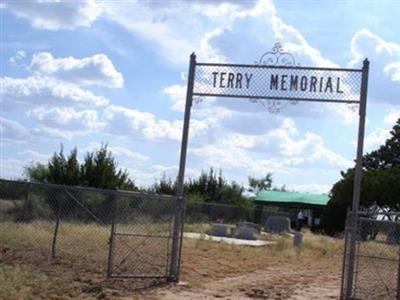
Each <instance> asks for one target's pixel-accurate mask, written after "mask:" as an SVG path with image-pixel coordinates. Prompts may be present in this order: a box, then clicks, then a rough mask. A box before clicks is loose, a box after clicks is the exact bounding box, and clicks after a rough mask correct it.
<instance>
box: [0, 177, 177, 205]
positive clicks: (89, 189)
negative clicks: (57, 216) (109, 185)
mask: <svg viewBox="0 0 400 300" xmlns="http://www.w3.org/2000/svg"><path fill="white" fill-rule="evenodd" d="M0 183H10V184H11V183H14V184H25V185H31V186H41V187H49V188H61V189H67V190H75V191H82V192H99V193H103V194H108V195H118V196H127V197H129V196H142V197H143V196H145V197H155V198H158V199H169V200H174V199H176V196H171V195H165V194H157V193H151V192H141V191H128V190H119V189H115V190H112V189H103V188H94V187H86V186H75V185H63V184H54V183H38V182H32V181H23V180H10V179H1V178H0Z"/></svg>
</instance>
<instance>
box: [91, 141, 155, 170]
mask: <svg viewBox="0 0 400 300" xmlns="http://www.w3.org/2000/svg"><path fill="white" fill-rule="evenodd" d="M101 146H102V145H101V144H98V143H90V144H89V146H88V147H86V148H85V151H93V150H98V149H100V147H101ZM107 148H108V150H109V151H111V152H112V154H113V155H114V156H115V157H116V158H117V161H118V162H121V164H122V165H124V166H126V167H128V166H129V165H132V164H133V165H138V164H142V163H144V162H147V161H149V160H150V157H148V156H146V155H143V154H141V153H139V152H135V151H132V150H130V149H128V148H126V147H123V146H110V145H107Z"/></svg>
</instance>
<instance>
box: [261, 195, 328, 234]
mask: <svg viewBox="0 0 400 300" xmlns="http://www.w3.org/2000/svg"><path fill="white" fill-rule="evenodd" d="M328 201H329V196H328V195H326V194H322V195H321V194H310V193H299V192H281V191H265V190H264V191H260V192H259V193H258V194H257V196H256V199H255V204H256V206H257V209H256V215H255V216H254V217H255V220H256V221H257V222H258V223H261V222H262V220H261V219H262V215H263V207H264V206H270V207H277V208H278V209H283V210H290V211H292V212H293V211H296V213H295V214H292V217H291V219H292V221H297V219H296V220H294V218H295V217H293V215H295V216H296V218H297V214H298V213H299V212H301V213H302V215H304V216H305V217H306V218H307V223H308V225H309V227H311V228H313V227H315V226H318V225H319V223H320V215H321V213H322V210H323V208H324V207H325V205H326V204H327V203H328Z"/></svg>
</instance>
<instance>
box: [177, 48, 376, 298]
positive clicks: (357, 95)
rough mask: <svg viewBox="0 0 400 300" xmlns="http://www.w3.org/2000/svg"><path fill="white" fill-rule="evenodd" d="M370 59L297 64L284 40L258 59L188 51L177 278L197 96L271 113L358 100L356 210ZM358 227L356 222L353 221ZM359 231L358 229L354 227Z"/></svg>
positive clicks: (349, 282)
mask: <svg viewBox="0 0 400 300" xmlns="http://www.w3.org/2000/svg"><path fill="white" fill-rule="evenodd" d="M368 72H369V62H368V60H367V59H365V60H364V63H363V67H362V68H361V69H343V68H317V67H304V66H299V65H298V64H296V62H295V60H294V58H293V56H292V55H291V54H290V53H287V52H284V51H283V49H282V47H281V45H280V44H275V46H274V47H273V49H272V51H270V52H267V53H265V54H263V55H262V56H261V58H260V60H259V61H258V62H256V63H255V64H229V63H202V62H197V61H196V55H195V54H194V53H193V54H192V55H191V56H190V65H189V77H188V85H187V94H186V105H185V115H184V124H183V132H182V143H181V156H180V164H179V173H178V195H177V196H178V198H179V203H180V204H179V206H178V209H177V211H176V214H175V218H174V228H173V230H174V241H173V245H172V254H173V257H172V259H171V271H172V273H173V274H174V275H173V277H174V278H175V279H176V280H178V278H179V268H180V255H181V247H182V228H183V215H184V206H185V203H184V198H183V183H184V175H185V166H186V153H187V146H188V135H189V126H190V114H191V107H192V103H193V98H194V97H225V98H240V99H247V100H250V101H252V102H259V103H260V104H262V105H263V106H265V107H266V108H267V109H268V110H269V111H270V112H272V113H274V112H278V111H279V110H280V109H281V108H282V107H283V106H285V105H287V104H295V103H298V102H326V103H345V104H350V105H357V106H358V110H359V124H358V142H357V159H356V166H355V179H354V194H353V203H352V211H353V212H357V211H358V209H359V201H360V184H361V168H362V153H363V145H364V128H365V115H366V104H367V86H368ZM353 227H354V230H356V229H355V228H356V226H353ZM354 232H355V231H354ZM350 236H351V237H352V238H351V242H350V243H349V251H348V253H349V258H350V259H349V260H348V261H349V263H348V264H347V274H348V276H347V279H346V280H347V285H346V286H347V287H348V289H349V290H350V291H351V290H352V283H353V275H354V274H353V273H354V257H355V251H356V247H355V246H356V240H355V234H352V235H350Z"/></svg>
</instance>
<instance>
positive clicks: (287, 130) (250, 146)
mask: <svg viewBox="0 0 400 300" xmlns="http://www.w3.org/2000/svg"><path fill="white" fill-rule="evenodd" d="M189 151H190V153H192V154H193V155H195V156H196V157H199V158H201V159H202V160H204V162H205V163H206V164H207V165H209V166H214V167H216V168H222V169H224V170H236V171H237V172H244V173H245V174H254V175H256V176H261V175H263V174H265V173H266V172H273V173H275V172H280V173H282V172H294V171H296V170H299V169H303V168H309V169H321V170H327V169H329V170H338V169H343V168H348V167H351V166H352V165H353V162H352V161H350V160H348V159H346V158H344V157H342V156H340V155H339V154H337V153H335V152H333V151H331V150H329V149H327V148H326V146H325V145H324V142H323V139H322V138H321V137H320V136H318V135H316V134H313V133H306V134H305V135H304V136H303V137H301V136H299V133H298V131H297V129H296V128H295V126H294V124H293V123H292V122H291V121H290V120H287V121H286V122H284V123H283V125H282V127H281V128H277V129H273V130H271V131H269V132H267V133H266V134H262V135H250V134H249V135H244V134H238V133H230V134H227V135H225V136H224V137H221V138H220V139H219V140H218V141H216V142H215V143H213V144H208V145H201V146H199V147H192V149H190V150H189Z"/></svg>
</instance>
